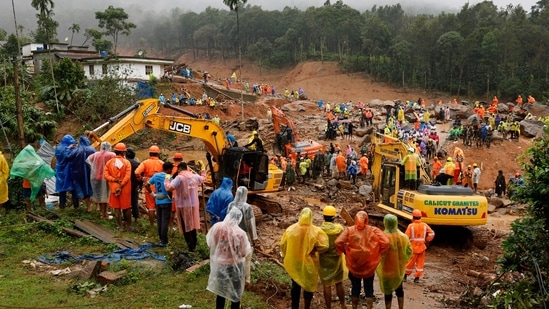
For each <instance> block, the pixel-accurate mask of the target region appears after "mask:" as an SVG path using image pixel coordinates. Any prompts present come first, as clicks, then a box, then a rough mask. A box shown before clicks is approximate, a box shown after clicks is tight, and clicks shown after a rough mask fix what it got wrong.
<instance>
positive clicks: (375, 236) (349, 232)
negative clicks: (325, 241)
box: [335, 211, 390, 278]
mask: <svg viewBox="0 0 549 309" xmlns="http://www.w3.org/2000/svg"><path fill="white" fill-rule="evenodd" d="M335 246H336V248H337V251H338V252H344V253H345V261H346V264H347V268H349V272H350V273H351V274H352V275H353V276H355V277H357V278H369V277H372V276H373V275H374V274H375V271H376V268H377V265H378V264H379V262H380V261H381V255H382V254H383V253H385V251H387V250H388V249H389V246H390V243H389V238H388V237H387V236H386V235H385V233H383V231H381V230H380V229H378V228H377V227H373V226H369V225H368V214H367V213H366V212H365V211H359V212H358V213H357V214H356V216H355V225H353V226H351V227H348V228H347V229H345V231H344V232H343V233H341V235H339V237H338V238H337V239H336V241H335Z"/></svg>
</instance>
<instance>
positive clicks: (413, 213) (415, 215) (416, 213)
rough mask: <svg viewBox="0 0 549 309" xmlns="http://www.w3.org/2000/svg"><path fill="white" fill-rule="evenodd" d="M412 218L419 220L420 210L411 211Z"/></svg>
mask: <svg viewBox="0 0 549 309" xmlns="http://www.w3.org/2000/svg"><path fill="white" fill-rule="evenodd" d="M412 216H413V217H418V218H421V217H422V216H421V210H419V209H414V211H412Z"/></svg>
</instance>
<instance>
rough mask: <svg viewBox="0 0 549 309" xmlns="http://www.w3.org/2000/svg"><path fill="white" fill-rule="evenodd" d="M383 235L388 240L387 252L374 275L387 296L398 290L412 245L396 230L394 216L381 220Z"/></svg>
mask: <svg viewBox="0 0 549 309" xmlns="http://www.w3.org/2000/svg"><path fill="white" fill-rule="evenodd" d="M383 224H384V225H385V230H384V233H385V235H387V237H388V238H389V244H390V247H389V250H387V252H385V253H384V254H383V255H382V257H381V262H380V263H379V265H378V266H377V269H376V273H377V275H378V277H379V287H380V289H381V291H382V292H383V294H386V295H389V294H391V293H392V292H393V291H394V290H396V289H397V288H398V286H399V285H400V283H401V282H402V279H403V278H404V273H405V272H406V263H408V261H409V260H410V257H411V256H412V245H411V244H410V240H409V239H408V236H406V234H404V233H402V232H401V231H399V230H398V227H397V225H398V219H397V217H396V216H394V215H390V214H389V215H386V216H385V218H383Z"/></svg>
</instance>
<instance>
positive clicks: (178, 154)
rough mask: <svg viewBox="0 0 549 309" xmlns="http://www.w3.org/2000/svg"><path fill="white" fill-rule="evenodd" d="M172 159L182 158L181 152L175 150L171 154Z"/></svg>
mask: <svg viewBox="0 0 549 309" xmlns="http://www.w3.org/2000/svg"><path fill="white" fill-rule="evenodd" d="M173 159H174V160H175V159H183V154H182V153H181V152H176V153H175V154H174V155H173Z"/></svg>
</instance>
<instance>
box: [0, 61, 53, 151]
mask: <svg viewBox="0 0 549 309" xmlns="http://www.w3.org/2000/svg"><path fill="white" fill-rule="evenodd" d="M9 66H11V71H13V66H12V65H11V64H9ZM2 67H3V69H4V70H7V71H9V70H10V68H5V67H4V66H2ZM14 101H15V89H14V87H13V86H11V85H10V86H5V87H0V110H2V113H0V122H1V123H2V125H3V128H4V130H5V132H6V135H7V136H8V139H9V140H17V138H18V129H17V119H16V117H14V115H15V114H16V107H15V104H13V102H14ZM21 101H22V110H23V131H24V132H25V140H26V142H27V143H33V142H35V141H37V140H39V139H41V138H51V137H53V133H55V129H56V122H55V121H54V120H53V119H52V117H51V116H49V115H47V114H46V112H45V111H44V110H42V109H39V108H37V107H35V106H34V105H33V104H32V103H31V97H30V94H29V93H28V92H23V93H22V94H21Z"/></svg>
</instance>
